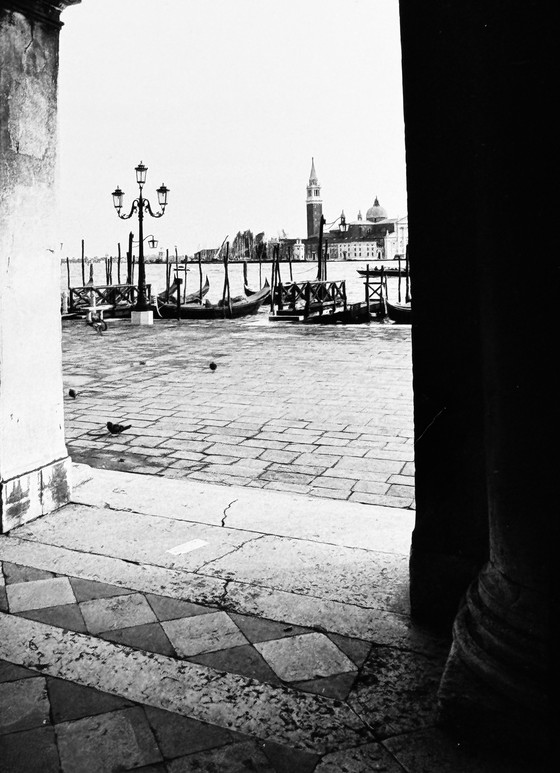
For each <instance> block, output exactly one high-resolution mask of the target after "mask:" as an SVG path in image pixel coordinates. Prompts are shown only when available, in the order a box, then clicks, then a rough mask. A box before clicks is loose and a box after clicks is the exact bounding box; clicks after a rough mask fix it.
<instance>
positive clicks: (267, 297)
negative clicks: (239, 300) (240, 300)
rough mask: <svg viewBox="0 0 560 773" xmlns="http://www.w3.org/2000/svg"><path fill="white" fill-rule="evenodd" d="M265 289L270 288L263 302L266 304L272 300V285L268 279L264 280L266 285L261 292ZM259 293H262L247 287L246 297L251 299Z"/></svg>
mask: <svg viewBox="0 0 560 773" xmlns="http://www.w3.org/2000/svg"><path fill="white" fill-rule="evenodd" d="M265 288H268V295H265V296H264V298H263V300H262V302H263V303H266V301H268V300H269V299H270V285H269V283H268V279H265V280H264V285H263V286H262V288H261V290H264V289H265ZM258 292H260V291H259V290H251V288H250V287H249V285H245V295H246V296H247V297H248V298H250V297H251V296H252V295H256V294H257V293H258Z"/></svg>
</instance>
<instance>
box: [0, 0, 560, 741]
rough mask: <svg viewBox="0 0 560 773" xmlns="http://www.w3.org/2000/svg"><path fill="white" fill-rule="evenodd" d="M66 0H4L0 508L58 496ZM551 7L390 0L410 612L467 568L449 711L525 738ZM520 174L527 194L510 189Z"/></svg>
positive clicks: (533, 662)
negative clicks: (397, 15) (403, 157)
mask: <svg viewBox="0 0 560 773" xmlns="http://www.w3.org/2000/svg"><path fill="white" fill-rule="evenodd" d="M72 2H73V0H60V1H59V2H47V0H19V1H18V0H12V1H11V2H5V3H3V7H2V10H1V11H0V35H1V45H2V55H3V58H4V61H5V62H7V63H8V67H3V74H2V80H1V86H0V98H1V102H2V105H3V107H2V128H1V132H2V133H1V135H0V154H1V159H0V160H1V162H2V190H1V192H0V197H1V199H0V201H1V206H2V210H1V215H0V261H1V263H0V270H1V272H2V275H1V279H2V281H1V284H0V390H1V391H0V412H1V419H2V427H1V430H0V481H1V482H0V486H1V490H2V529H3V530H6V529H9V528H12V527H13V526H14V525H15V524H17V523H21V522H24V521H25V520H29V519H31V518H33V517H36V516H38V515H41V514H42V513H45V512H48V511H50V510H53V509H56V508H57V507H59V506H60V505H61V504H63V503H64V502H65V501H67V499H68V491H69V480H68V463H69V460H68V457H67V454H66V449H65V445H64V435H63V424H62V388H61V386H62V384H61V376H60V373H61V369H60V358H61V355H60V316H59V309H58V289H56V291H55V287H57V284H58V266H57V265H55V264H56V261H55V257H54V254H53V253H51V252H50V251H49V250H50V249H51V248H52V246H51V245H50V243H49V238H50V236H49V234H50V233H51V227H52V222H53V217H52V215H53V212H52V192H53V187H54V164H55V152H56V148H55V136H56V132H55V117H56V76H57V67H58V31H59V27H60V20H59V18H60V12H61V10H62V9H63V8H64V7H66V6H67V5H70V4H71V3H72ZM548 22H549V20H548V19H547V18H546V15H545V14H543V13H542V9H540V8H536V7H533V8H531V7H530V6H529V7H528V6H527V3H523V4H522V3H520V2H517V1H516V2H513V3H508V4H505V3H501V2H497V1H496V2H491V3H486V4H484V5H483V6H481V7H480V8H476V9H473V7H472V6H467V5H462V6H456V5H453V6H452V7H450V6H449V4H448V3H444V2H443V0H438V2H436V3H435V4H431V5H430V6H429V7H426V6H418V5H417V4H413V3H406V2H401V27H402V48H403V82H404V97H405V119H406V145H407V166H408V190H409V218H410V246H411V255H412V256H413V257H412V263H411V272H412V287H413V295H414V308H415V323H414V327H413V361H414V387H415V422H416V466H417V477H416V486H417V525H416V529H415V532H414V537H413V545H412V553H411V595H412V602H413V612H414V614H415V615H416V616H417V617H418V618H422V619H426V620H429V621H431V622H432V623H435V624H442V623H443V624H448V623H449V620H450V619H451V618H453V617H454V615H455V609H456V606H457V603H458V602H459V599H460V598H461V596H462V594H463V593H464V591H465V589H466V588H467V586H468V585H469V583H470V582H471V581H472V585H471V589H470V591H469V593H468V596H467V601H466V604H465V605H463V606H462V608H461V611H460V613H459V615H458V617H457V618H456V622H455V634H454V636H455V641H454V646H453V649H452V652H451V655H450V658H449V662H448V668H447V671H446V674H445V676H444V679H443V682H442V687H441V693H440V697H441V704H442V719H443V720H447V721H449V722H452V723H453V724H454V725H455V726H456V727H459V728H460V729H463V730H465V729H470V730H472V731H474V732H475V733H478V734H479V735H480V734H482V736H486V737H488V736H489V735H491V736H492V737H493V738H495V737H496V736H495V733H496V732H498V731H500V732H501V731H503V733H504V734H505V735H507V734H508V733H512V732H516V733H518V734H522V737H523V738H525V740H528V741H529V742H530V743H534V742H535V741H537V742H541V741H542V740H543V737H544V735H545V732H544V729H545V727H546V711H547V704H546V676H547V673H546V663H547V651H546V639H547V633H548V630H547V612H548V606H549V604H550V597H549V578H550V573H551V561H550V559H551V553H552V551H551V548H550V546H551V544H553V541H552V530H551V528H550V523H551V515H552V504H551V503H553V502H554V499H553V498H552V496H551V490H552V486H551V482H552V480H553V479H554V478H553V472H552V465H551V464H550V461H551V457H550V455H548V453H547V449H546V448H545V445H544V443H543V440H542V422H543V419H542V413H543V406H544V410H546V408H547V407H548V406H551V405H553V404H554V401H553V400H551V399H550V397H551V395H550V392H551V390H550V384H551V380H550V377H549V373H548V363H549V361H550V357H551V352H552V353H553V352H554V342H553V341H552V336H551V331H552V330H553V327H552V322H553V321H554V320H553V310H552V309H553V307H552V306H551V305H550V304H545V303H536V302H535V299H534V293H532V292H531V289H532V288H531V284H530V280H531V279H532V277H528V276H527V253H526V247H525V242H524V239H523V234H522V233H521V234H520V230H519V221H520V217H528V216H533V214H534V213H535V212H536V213H537V216H538V217H539V218H540V220H541V221H542V220H543V219H544V222H548V221H547V220H546V217H547V215H548V214H549V213H550V210H551V207H550V203H549V201H548V200H547V194H546V190H545V189H544V188H543V186H541V175H542V169H543V168H546V165H547V163H548V158H547V153H548V146H547V143H546V141H545V140H546V127H547V125H548V121H549V117H548V115H547V105H548V100H549V94H550V93H551V92H552V88H551V87H552V82H551V76H550V73H551V72H553V69H552V63H551V61H550V51H552V50H553V45H552V41H551V40H550V31H549V30H552V25H551V24H549V23H548ZM38 117H40V119H41V120H37V119H38ZM527 192H529V193H530V195H531V204H532V207H531V210H530V211H529V213H528V212H527V210H526V209H524V208H523V207H521V208H520V206H519V201H520V198H519V197H520V196H523V195H527ZM427 205H429V208H430V211H431V212H434V213H436V215H437V223H438V232H437V234H436V236H435V237H434V229H433V222H432V221H431V220H430V219H429V218H427V217H426V206H427ZM534 222H535V221H532V222H531V225H532V224H533V223H534ZM546 268H548V264H547V266H546ZM553 269H554V270H556V267H555V266H553ZM30 274H33V275H34V276H38V277H39V278H40V279H39V281H35V282H33V283H30V282H29V279H28V277H29V275H30ZM550 276H552V273H551V274H550ZM22 298H25V304H23V303H22V300H21V299H22ZM29 309H32V312H31V313H30V312H29ZM535 330H537V334H535ZM22 346H24V347H25V357H22V356H20V355H21V347H22ZM37 374H40V378H39V377H38V375H37ZM442 468H443V469H444V470H445V476H442ZM436 470H437V477H438V480H441V478H442V477H445V478H446V480H447V483H446V485H445V486H444V487H439V488H438V486H437V485H436V476H435V471H436ZM487 559H488V561H487ZM485 562H487V563H485ZM483 564H485V569H484V571H483V572H482V573H481V574H480V575H479V574H478V573H479V571H480V568H481V566H482V565H483Z"/></svg>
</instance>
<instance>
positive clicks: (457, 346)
mask: <svg viewBox="0 0 560 773" xmlns="http://www.w3.org/2000/svg"><path fill="white" fill-rule="evenodd" d="M466 15H467V13H466V11H465V10H461V9H460V8H458V7H457V5H456V4H455V3H445V2H434V3H428V4H422V6H421V7H420V6H419V5H418V4H417V3H413V2H403V3H401V28H402V47H403V54H402V58H403V92H404V109H405V129H406V154H407V185H408V218H409V253H410V271H411V290H412V293H411V294H412V307H413V320H414V321H413V329H412V354H413V378H414V420H415V464H416V508H417V518H416V526H415V529H414V533H413V539H412V550H411V559H410V594H411V604H412V612H413V615H414V616H415V618H416V619H417V620H423V621H428V622H431V623H434V624H438V625H442V626H447V627H449V626H450V625H451V622H452V620H453V618H454V616H455V613H456V611H457V607H458V604H459V600H460V598H461V596H462V595H463V593H464V592H465V590H466V588H467V586H468V584H469V582H470V581H471V580H472V578H473V577H474V576H475V575H476V573H477V571H478V569H479V568H480V566H481V565H482V564H483V563H484V562H485V561H486V560H487V558H488V526H487V501H486V485H485V476H484V450H483V420H482V413H483V410H482V401H483V395H482V385H481V359H480V358H481V355H480V322H479V312H478V305H479V299H478V283H479V272H480V267H479V262H480V256H479V254H478V250H477V245H478V236H477V232H476V227H475V218H474V215H475V212H476V207H477V187H476V183H475V180H474V179H473V174H472V163H473V153H472V138H471V134H470V130H469V122H470V100H471V94H470V81H471V62H470V61H469V55H468V52H466V51H465V47H464V43H463V41H464V23H465V18H464V17H465V16H466ZM467 23H468V22H467Z"/></svg>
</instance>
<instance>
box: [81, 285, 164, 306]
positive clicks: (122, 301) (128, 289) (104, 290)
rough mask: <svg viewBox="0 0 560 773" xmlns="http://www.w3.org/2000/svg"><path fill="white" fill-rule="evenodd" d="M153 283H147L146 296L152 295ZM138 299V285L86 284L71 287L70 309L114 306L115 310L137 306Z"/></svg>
mask: <svg viewBox="0 0 560 773" xmlns="http://www.w3.org/2000/svg"><path fill="white" fill-rule="evenodd" d="M151 292H152V288H151V285H149V284H147V285H146V297H147V298H149V297H150V296H151ZM137 299H138V285H133V284H121V285H84V286H82V287H71V288H70V299H69V304H68V311H70V312H72V313H76V312H80V311H86V310H87V309H88V308H89V307H91V306H112V307H113V308H114V309H115V310H118V309H123V310H124V309H128V308H132V307H133V306H135V304H136V301H137Z"/></svg>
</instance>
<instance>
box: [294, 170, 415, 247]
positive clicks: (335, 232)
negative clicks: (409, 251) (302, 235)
mask: <svg viewBox="0 0 560 773" xmlns="http://www.w3.org/2000/svg"><path fill="white" fill-rule="evenodd" d="M306 209H307V238H306V239H303V240H302V242H303V251H302V252H303V258H304V260H311V261H312V260H317V253H318V249H319V233H320V227H321V218H323V201H322V197H321V185H320V183H319V179H318V177H317V172H316V170H315V159H311V172H310V175H309V182H308V184H307V198H306ZM323 222H324V221H323ZM335 224H336V225H337V227H336V228H332V229H329V230H323V235H322V245H323V249H325V248H326V250H327V254H328V258H329V260H362V261H363V260H393V259H395V258H397V257H398V256H399V255H401V256H404V255H405V252H406V246H407V244H408V217H407V216H406V215H405V216H403V217H400V218H390V217H388V216H387V212H386V210H385V209H384V208H383V207H382V206H381V204H380V203H379V200H378V199H377V197H376V198H375V201H374V203H373V206H371V207H370V208H369V209H368V210H367V212H366V217H365V220H364V219H363V217H362V213H361V211H360V212H358V215H357V218H356V220H353V221H350V222H348V221H347V220H346V216H345V214H344V210H343V211H342V213H341V215H340V216H339V217H338V218H337V220H335V222H334V223H333V225H335ZM294 257H295V256H294Z"/></svg>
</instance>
